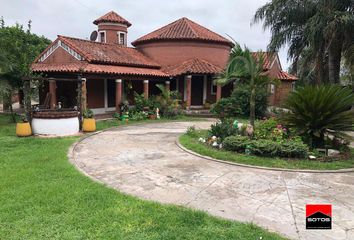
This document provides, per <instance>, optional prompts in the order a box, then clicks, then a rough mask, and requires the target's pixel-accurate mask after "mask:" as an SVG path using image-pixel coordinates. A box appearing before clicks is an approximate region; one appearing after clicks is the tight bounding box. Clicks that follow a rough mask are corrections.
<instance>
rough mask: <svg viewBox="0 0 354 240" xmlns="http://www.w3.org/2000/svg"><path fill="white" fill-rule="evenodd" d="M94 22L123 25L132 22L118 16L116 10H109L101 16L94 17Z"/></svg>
mask: <svg viewBox="0 0 354 240" xmlns="http://www.w3.org/2000/svg"><path fill="white" fill-rule="evenodd" d="M93 23H94V24H96V25H97V24H99V23H121V24H124V25H127V27H130V26H131V25H132V24H131V23H130V22H128V21H127V20H126V19H124V18H123V17H121V16H119V15H118V14H117V13H116V12H114V11H111V12H109V13H107V14H105V15H103V16H102V17H100V18H98V19H96V20H95V21H93Z"/></svg>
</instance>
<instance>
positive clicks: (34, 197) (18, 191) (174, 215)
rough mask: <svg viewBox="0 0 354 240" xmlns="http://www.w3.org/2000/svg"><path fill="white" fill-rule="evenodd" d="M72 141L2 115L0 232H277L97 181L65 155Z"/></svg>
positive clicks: (110, 235)
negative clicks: (41, 134)
mask: <svg viewBox="0 0 354 240" xmlns="http://www.w3.org/2000/svg"><path fill="white" fill-rule="evenodd" d="M115 124H117V123H116V122H113V121H112V122H111V123H110V122H109V121H108V122H99V123H98V128H100V129H102V128H104V127H109V126H112V125H115ZM77 140H78V138H77V137H67V138H56V139H41V138H33V137H30V138H17V137H15V125H14V124H9V123H8V117H5V116H2V115H0V193H1V194H0V239H51V240H52V239H70V240H71V239H218V240H219V239H252V240H255V239H260V237H262V238H263V239H282V238H281V237H279V236H278V235H276V234H273V233H269V232H267V231H265V230H263V229H261V228H259V227H257V226H255V225H251V224H242V223H238V222H232V221H227V220H222V219H218V218H215V217H211V216H209V215H207V214H205V213H203V212H200V211H193V210H190V209H186V208H183V207H176V206H168V205H161V204H158V203H153V202H147V201H143V200H138V199H136V198H134V197H130V196H127V195H124V194H121V193H119V192H117V191H115V190H112V189H109V188H107V187H105V186H103V185H102V184H99V183H96V182H94V181H92V180H90V179H89V178H87V177H85V176H83V175H82V174H81V173H79V172H78V170H76V169H75V168H74V167H73V166H72V165H71V164H70V163H69V162H68V159H67V152H68V148H69V147H70V145H72V144H73V143H74V142H75V141H77Z"/></svg>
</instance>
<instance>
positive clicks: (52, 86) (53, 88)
mask: <svg viewBox="0 0 354 240" xmlns="http://www.w3.org/2000/svg"><path fill="white" fill-rule="evenodd" d="M49 93H50V109H55V107H56V105H57V82H56V81H55V80H49Z"/></svg>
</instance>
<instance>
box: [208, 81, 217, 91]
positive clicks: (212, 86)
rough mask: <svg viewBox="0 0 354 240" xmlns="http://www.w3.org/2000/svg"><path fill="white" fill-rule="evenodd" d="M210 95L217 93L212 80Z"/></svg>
mask: <svg viewBox="0 0 354 240" xmlns="http://www.w3.org/2000/svg"><path fill="white" fill-rule="evenodd" d="M210 90H211V91H210V93H211V95H215V94H216V91H217V86H216V83H215V82H214V81H213V80H212V82H211V89H210Z"/></svg>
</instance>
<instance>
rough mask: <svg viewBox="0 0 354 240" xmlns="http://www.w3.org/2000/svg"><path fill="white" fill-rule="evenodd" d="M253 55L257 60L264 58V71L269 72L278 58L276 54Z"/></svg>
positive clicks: (256, 53)
mask: <svg viewBox="0 0 354 240" xmlns="http://www.w3.org/2000/svg"><path fill="white" fill-rule="evenodd" d="M252 55H253V57H254V58H256V59H258V58H260V57H262V58H263V69H264V70H269V69H270V68H271V67H272V65H273V63H274V61H275V59H276V58H277V53H275V52H253V53H252Z"/></svg>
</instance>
